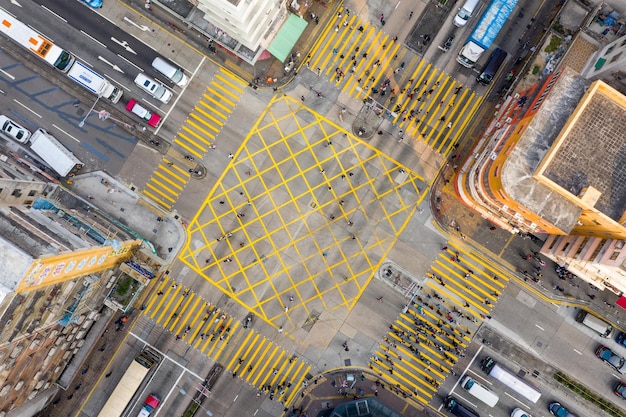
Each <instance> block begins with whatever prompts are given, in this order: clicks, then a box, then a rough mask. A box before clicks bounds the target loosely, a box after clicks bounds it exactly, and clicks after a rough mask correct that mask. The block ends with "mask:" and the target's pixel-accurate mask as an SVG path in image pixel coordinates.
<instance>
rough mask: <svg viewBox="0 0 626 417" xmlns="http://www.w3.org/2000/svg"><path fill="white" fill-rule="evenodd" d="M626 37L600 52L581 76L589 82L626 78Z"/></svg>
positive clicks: (594, 56)
mask: <svg viewBox="0 0 626 417" xmlns="http://www.w3.org/2000/svg"><path fill="white" fill-rule="evenodd" d="M625 68H626V35H624V36H622V37H620V38H617V39H615V40H614V41H613V42H610V43H608V44H607V45H605V46H604V47H603V48H601V49H600V50H598V51H597V52H596V53H595V54H594V55H593V56H592V57H591V58H590V59H589V61H588V62H587V65H585V68H583V70H582V72H581V75H582V76H583V77H585V78H587V79H589V80H602V79H611V78H613V79H617V80H620V81H621V80H623V79H625V78H626V69H625ZM624 81H626V80H624Z"/></svg>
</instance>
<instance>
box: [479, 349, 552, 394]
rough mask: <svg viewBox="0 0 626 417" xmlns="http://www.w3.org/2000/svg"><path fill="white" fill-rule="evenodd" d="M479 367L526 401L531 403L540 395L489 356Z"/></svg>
mask: <svg viewBox="0 0 626 417" xmlns="http://www.w3.org/2000/svg"><path fill="white" fill-rule="evenodd" d="M480 368H481V369H482V370H483V372H485V373H486V374H487V375H489V376H490V377H493V378H494V379H497V380H498V381H500V382H502V383H503V384H504V385H506V386H507V387H509V388H511V389H512V390H513V391H515V392H517V393H518V394H519V395H521V396H522V397H524V398H526V399H527V400H528V401H531V402H532V403H533V404H535V403H537V401H539V397H541V392H539V391H537V390H536V389H535V388H533V387H531V386H530V385H528V384H527V383H526V382H524V381H523V380H522V379H520V378H518V377H517V376H515V375H513V374H512V373H510V372H509V371H507V370H506V369H504V368H502V367H501V366H500V365H498V363H497V362H496V361H494V360H493V359H492V358H491V357H489V356H487V357H485V358H484V359H483V360H482V362H481V363H480Z"/></svg>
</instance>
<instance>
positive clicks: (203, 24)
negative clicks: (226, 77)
mask: <svg viewBox="0 0 626 417" xmlns="http://www.w3.org/2000/svg"><path fill="white" fill-rule="evenodd" d="M311 2H312V0H280V1H279V0H197V2H195V3H196V4H195V6H196V7H195V8H194V9H193V10H192V11H191V12H190V14H189V16H184V18H185V20H186V21H187V22H189V23H190V24H192V25H194V26H195V27H196V28H197V29H198V30H200V31H202V32H204V33H206V34H207V35H208V36H209V37H210V38H211V39H213V40H215V41H216V42H218V43H219V44H221V45H222V46H223V47H225V48H227V49H229V50H230V51H232V52H233V53H235V54H236V55H238V56H239V57H240V58H241V59H243V60H244V61H246V62H248V63H250V64H254V63H255V62H256V61H257V60H258V59H259V58H260V57H261V55H262V54H263V53H264V51H266V50H267V51H268V52H269V53H270V54H271V55H273V56H274V57H275V58H277V59H278V60H279V61H281V62H284V61H285V60H286V59H287V57H288V55H289V53H291V49H292V48H293V46H294V45H295V43H296V41H297V40H298V38H299V37H300V35H301V34H302V32H303V31H304V28H305V27H306V26H307V22H306V21H305V20H304V19H302V16H304V13H305V12H306V10H307V9H308V7H309V6H310V4H311ZM166 5H167V4H166Z"/></svg>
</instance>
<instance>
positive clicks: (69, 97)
mask: <svg viewBox="0 0 626 417" xmlns="http://www.w3.org/2000/svg"><path fill="white" fill-rule="evenodd" d="M0 69H1V70H2V71H1V72H0V89H1V90H2V91H3V92H4V94H2V95H0V113H2V114H5V115H7V116H8V117H10V118H11V119H13V120H15V121H16V122H18V123H20V124H21V125H23V126H24V127H25V128H27V129H29V130H30V131H31V132H32V131H34V130H36V129H37V128H39V127H41V128H44V129H45V130H47V131H48V132H49V133H50V134H52V135H53V136H54V137H56V138H57V139H58V140H59V141H60V142H61V143H62V144H63V145H65V146H66V147H67V148H68V149H70V150H71V151H72V152H74V154H75V155H76V156H77V157H78V158H79V159H80V160H81V161H82V162H83V163H85V164H87V167H86V168H85V169H86V170H87V169H88V170H94V169H104V170H106V171H107V172H109V173H112V174H115V173H117V172H118V171H119V170H120V169H121V168H122V166H123V164H124V162H125V161H126V158H127V157H128V155H129V154H130V153H131V152H132V151H133V149H134V147H135V144H136V141H135V138H134V137H133V136H132V135H131V134H129V133H128V132H127V131H126V130H124V129H122V128H120V127H119V126H117V125H116V124H115V123H114V122H112V121H111V120H106V121H102V120H99V119H98V117H97V115H96V114H95V113H92V114H91V115H90V117H88V118H87V119H86V121H85V125H84V126H83V127H82V128H81V127H79V126H78V124H79V122H80V121H81V120H83V118H84V117H85V116H86V115H87V112H88V111H89V108H90V106H91V105H92V104H93V102H91V101H90V102H84V101H81V100H80V99H78V98H77V97H76V96H75V95H73V94H72V93H71V92H66V91H63V90H62V89H60V88H59V87H58V85H56V84H55V83H54V82H51V81H50V80H48V79H46V78H44V77H42V76H41V75H40V74H38V73H36V72H34V71H32V70H31V69H29V68H28V67H27V66H25V65H24V64H23V63H22V62H20V61H18V60H17V59H15V58H13V57H12V56H10V55H8V54H7V53H5V51H3V50H1V51H0ZM50 71H52V70H50ZM52 75H56V74H54V73H52ZM7 146H10V147H11V148H13V149H20V153H22V154H24V153H28V147H23V146H20V145H18V144H16V143H7ZM42 166H43V165H42ZM49 172H50V173H51V174H52V175H54V174H53V172H52V170H49Z"/></svg>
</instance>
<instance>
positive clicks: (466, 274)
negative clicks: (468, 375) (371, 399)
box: [369, 243, 508, 404]
mask: <svg viewBox="0 0 626 417" xmlns="http://www.w3.org/2000/svg"><path fill="white" fill-rule="evenodd" d="M448 245H449V246H445V247H444V248H443V249H442V251H441V253H440V254H439V256H438V257H437V258H436V259H435V260H434V262H433V264H432V266H431V268H430V271H429V273H428V274H427V277H426V279H425V281H424V282H423V283H422V285H421V288H419V290H417V291H415V292H414V293H413V294H412V299H411V302H409V303H408V305H407V306H406V308H404V309H403V311H402V313H401V314H400V315H399V316H398V317H397V319H396V320H395V322H394V323H393V324H392V325H391V326H389V332H388V333H387V335H386V336H385V337H384V339H383V341H382V342H381V343H380V344H379V346H378V347H377V348H376V350H375V352H374V354H373V356H372V358H371V360H370V363H369V367H370V369H372V370H373V371H375V372H377V373H378V374H380V375H385V377H386V379H387V380H388V381H390V382H391V383H392V384H394V385H395V386H396V387H397V388H398V389H399V390H400V391H401V392H403V393H404V394H405V395H407V396H411V397H412V398H413V399H415V400H416V401H418V402H421V403H423V404H427V403H429V401H430V400H431V399H432V397H433V396H434V394H435V393H436V392H437V389H438V387H439V386H440V385H441V383H442V382H443V381H444V380H445V379H446V377H447V376H448V375H449V374H451V373H452V372H453V367H454V366H455V364H456V363H457V362H458V361H459V359H460V358H462V357H464V356H465V353H464V351H465V349H466V348H467V346H468V345H469V343H470V342H471V338H472V335H473V334H474V333H475V332H476V330H477V329H478V326H479V325H480V323H481V321H482V320H484V319H486V318H489V317H490V316H489V314H490V312H491V310H492V308H493V307H494V305H495V304H496V302H497V300H498V297H499V296H500V294H501V293H502V291H503V290H504V288H505V287H506V285H507V282H508V278H507V277H506V276H503V275H500V273H499V272H498V271H497V270H496V269H495V268H494V267H493V266H492V265H490V264H488V263H486V262H484V261H482V260H481V259H480V258H478V257H477V256H476V255H473V254H472V253H471V252H468V251H466V250H464V249H463V248H461V247H460V246H456V245H453V244H452V243H448Z"/></svg>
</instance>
